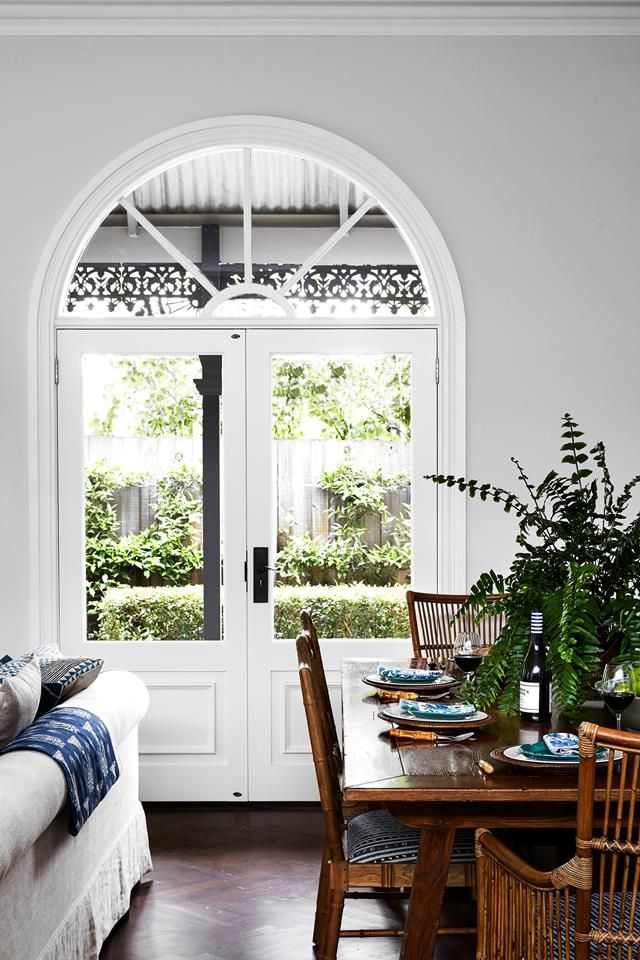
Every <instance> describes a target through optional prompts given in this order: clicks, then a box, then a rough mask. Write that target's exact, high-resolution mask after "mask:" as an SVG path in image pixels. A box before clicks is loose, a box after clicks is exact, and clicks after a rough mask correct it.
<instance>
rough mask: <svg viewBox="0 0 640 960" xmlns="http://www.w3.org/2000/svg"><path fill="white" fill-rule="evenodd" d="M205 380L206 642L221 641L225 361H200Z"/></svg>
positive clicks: (200, 388)
mask: <svg viewBox="0 0 640 960" xmlns="http://www.w3.org/2000/svg"><path fill="white" fill-rule="evenodd" d="M200 363H201V364H202V379H200V380H194V381H193V382H194V383H195V385H196V387H197V388H198V392H199V393H200V394H201V395H202V550H203V554H204V639H205V640H220V584H221V579H222V578H221V563H220V559H221V558H220V512H221V504H220V397H221V396H222V357H216V356H213V357H202V356H201V357H200Z"/></svg>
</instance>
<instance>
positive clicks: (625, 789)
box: [476, 723, 640, 960]
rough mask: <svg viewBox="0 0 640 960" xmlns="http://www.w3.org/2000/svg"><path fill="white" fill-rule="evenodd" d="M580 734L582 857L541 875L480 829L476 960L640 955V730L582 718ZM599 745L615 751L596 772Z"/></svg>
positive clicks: (613, 959)
mask: <svg viewBox="0 0 640 960" xmlns="http://www.w3.org/2000/svg"><path fill="white" fill-rule="evenodd" d="M579 740H580V772H579V778H578V810H577V834H576V854H575V857H573V858H572V859H571V860H569V862H568V863H565V864H563V865H562V866H560V867H558V868H557V869H555V870H551V871H548V872H542V871H539V870H535V869H534V868H533V867H531V866H529V865H528V864H527V863H525V862H524V861H523V860H521V859H520V858H519V857H518V856H517V855H516V854H515V853H513V852H512V851H510V850H509V849H508V848H507V847H505V846H504V844H502V843H501V842H500V841H499V840H498V839H497V838H496V837H494V836H493V835H492V834H491V833H490V831H489V830H484V829H483V830H478V832H477V834H476V854H477V859H478V953H477V960H510V958H516V960H574V958H575V960H596V958H597V960H605V958H606V960H631V958H634V960H637V958H638V957H639V956H640V734H637V733H626V732H619V731H617V730H609V729H607V728H606V727H599V726H597V725H596V724H593V723H583V724H582V726H581V727H580V730H579ZM598 747H607V748H608V749H609V750H610V753H609V758H608V761H607V763H606V764H604V765H603V766H604V768H605V769H604V770H602V772H601V773H599V774H598V775H597V776H596V750H597V748H598ZM616 750H618V751H620V759H619V760H617V759H615V758H614V753H613V751H616ZM602 794H604V800H603V801H602V799H601V797H602Z"/></svg>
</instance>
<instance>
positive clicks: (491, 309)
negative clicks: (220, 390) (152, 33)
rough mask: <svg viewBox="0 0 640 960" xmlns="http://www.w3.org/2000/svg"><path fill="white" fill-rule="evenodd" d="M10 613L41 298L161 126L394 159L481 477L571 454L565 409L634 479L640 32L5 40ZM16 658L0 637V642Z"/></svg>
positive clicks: (6, 585)
mask: <svg viewBox="0 0 640 960" xmlns="http://www.w3.org/2000/svg"><path fill="white" fill-rule="evenodd" d="M0 89H2V91H3V96H2V98H0V104H1V106H0V131H1V134H0V135H1V136H2V151H1V152H0V157H1V159H0V165H1V169H2V174H3V176H2V200H1V206H0V210H1V213H2V216H1V217H0V264H1V266H2V276H3V283H2V293H3V296H2V313H1V315H0V411H1V413H0V417H1V431H2V432H1V436H0V451H1V456H2V469H0V503H1V504H2V511H1V514H2V527H3V529H2V545H3V549H2V551H1V552H0V592H1V593H0V602H1V605H2V614H3V620H2V622H3V628H4V631H5V635H6V637H7V638H10V639H11V641H12V643H11V646H12V648H13V647H14V646H17V647H18V648H20V644H19V643H17V642H16V641H14V638H15V637H20V638H21V637H22V636H23V634H24V632H25V630H26V625H27V622H28V614H29V604H30V570H29V564H28V552H27V533H26V531H27V513H28V497H27V486H26V479H27V436H26V431H27V419H26V411H27V396H28V391H29V390H30V389H31V384H30V383H29V379H28V369H27V339H26V335H27V331H26V314H27V303H28V298H29V295H30V292H31V287H32V283H33V277H34V273H35V270H36V265H37V263H38V260H39V257H40V255H41V252H42V248H43V246H44V244H45V242H46V240H47V238H48V236H49V235H50V233H51V231H52V230H53V228H54V225H55V223H56V221H57V220H58V218H59V217H60V216H61V215H62V214H63V212H64V210H65V208H66V207H67V206H68V205H69V204H70V203H71V201H72V200H73V198H74V196H75V195H76V193H77V192H78V191H79V189H80V188H81V187H82V186H83V185H84V184H85V183H86V182H87V181H88V180H89V179H90V178H91V177H93V176H94V174H95V173H96V172H97V171H99V170H100V169H101V168H102V167H103V166H104V165H105V164H106V163H107V162H108V161H110V160H111V159H113V158H114V157H115V156H117V155H118V154H119V153H120V152H122V151H124V150H125V149H128V148H130V147H131V146H133V145H135V143H136V142H138V141H139V140H141V139H143V138H145V137H148V136H150V135H151V134H153V133H156V132H158V131H161V130H162V129H164V128H167V127H171V126H174V125H178V124H180V123H185V122H187V121H189V120H194V119H198V118H202V117H207V116H215V115H221V114H237V113H254V114H260V113H264V114H276V115H280V116H286V117H291V118H293V119H298V120H304V121H307V122H310V123H314V124H317V125H319V126H322V127H326V128H327V129H329V130H332V131H334V132H336V133H338V134H342V135H343V136H345V137H348V138H349V139H351V140H354V141H355V142H356V143H358V144H359V145H360V146H362V147H364V148H365V149H367V150H369V151H371V152H372V153H374V154H376V155H377V156H378V157H379V158H380V159H381V160H383V161H384V162H385V163H387V164H388V165H389V166H390V167H391V168H392V169H394V170H395V171H396V172H397V173H398V174H399V175H400V176H401V177H403V178H404V179H405V180H406V182H407V183H408V184H409V186H410V187H412V189H413V190H414V191H415V192H416V193H417V194H418V195H419V196H420V197H421V198H422V199H423V201H424V203H425V204H426V206H427V208H428V209H429V210H430V212H431V213H432V215H433V216H434V218H435V220H436V222H437V223H438V225H439V227H440V229H441V230H442V232H443V234H444V236H445V239H446V240H447V242H448V244H449V247H450V249H451V252H452V254H453V257H454V260H455V262H456V264H457V267H458V270H459V273H460V278H461V281H462V287H463V292H464V296H465V301H466V307H467V318H468V370H469V387H468V465H469V473H470V474H471V475H473V476H475V477H477V478H479V479H480V478H481V479H485V478H486V479H492V480H495V481H496V482H499V483H505V484H506V483H508V482H509V481H510V478H511V475H512V472H511V469H510V465H509V461H508V458H509V456H510V455H511V454H512V453H513V454H517V455H519V456H521V457H522V458H523V459H524V460H525V461H526V463H527V464H528V466H529V467H530V469H531V472H532V473H533V474H534V475H537V474H539V473H540V472H541V471H542V470H543V469H545V468H546V467H547V466H548V465H549V464H550V463H551V462H554V460H557V455H556V450H557V446H558V440H557V425H558V420H559V417H560V415H561V414H562V412H563V411H564V410H565V409H570V410H571V411H572V412H573V413H574V414H575V415H576V416H577V417H578V418H579V419H580V420H581V421H582V422H583V423H584V425H585V427H586V428H587V429H588V431H589V434H590V436H593V437H594V438H600V437H602V438H604V439H606V440H608V442H609V447H610V452H611V461H612V466H613V469H614V472H615V474H616V475H618V476H619V477H620V478H621V479H622V478H624V477H625V475H626V474H629V473H631V472H632V471H638V469H639V468H640V451H639V450H638V444H637V441H636V433H637V428H636V424H637V422H638V420H639V419H640V390H639V387H638V375H637V370H638V360H639V354H640V350H639V347H640V332H639V321H638V303H639V302H640V271H639V270H638V223H639V222H640V196H639V190H638V182H639V179H640V177H639V174H640V169H639V160H640V125H639V124H638V116H639V114H640V39H632V38H621V39H618V38H610V39H586V38H585V39H544V38H536V39H525V38H502V39H492V38H475V39H474V38H451V39H448V38H417V39H402V38H396V39H383V38H369V39H362V40H359V39H355V38H348V39H336V38H326V39H324V38H308V39H297V38H287V39H276V38H271V39H267V40H259V39H254V38H250V39H247V38H244V39H233V38H220V39H216V38H195V39H194V38H180V39H165V38H157V39H140V38H138V39H117V38H113V39H111V38H108V39H87V38H74V39H49V38H42V39H3V40H2V41H0ZM470 541H471V550H470V571H471V573H472V574H475V573H477V572H478V571H479V569H480V568H481V566H483V565H487V564H493V565H495V566H502V565H504V563H505V562H506V561H507V560H508V559H509V556H510V553H511V528H510V526H509V523H508V521H507V518H505V517H503V516H502V515H501V514H499V513H498V512H497V511H496V510H495V509H494V508H492V507H491V506H489V505H478V508H476V507H475V505H474V510H473V513H472V514H471V527H470ZM0 646H1V644H0Z"/></svg>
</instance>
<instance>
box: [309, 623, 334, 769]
mask: <svg viewBox="0 0 640 960" xmlns="http://www.w3.org/2000/svg"><path fill="white" fill-rule="evenodd" d="M300 625H301V628H302V634H303V635H304V636H305V637H306V638H307V641H308V643H309V667H310V668H311V672H312V674H313V678H314V680H315V684H316V690H317V692H318V697H319V700H320V709H321V710H322V714H323V717H324V721H325V723H326V724H327V728H328V735H329V739H330V742H331V744H332V745H333V751H334V755H335V761H336V764H337V767H338V773H342V750H341V749H340V738H339V737H338V731H337V729H336V721H335V717H334V715H333V707H332V706H331V697H330V695H329V685H328V684H327V675H326V673H325V669H324V663H323V662H322V650H321V649H320V643H319V641H318V631H317V630H316V628H315V624H314V622H313V619H312V617H311V614H310V613H309V611H308V610H301V611H300Z"/></svg>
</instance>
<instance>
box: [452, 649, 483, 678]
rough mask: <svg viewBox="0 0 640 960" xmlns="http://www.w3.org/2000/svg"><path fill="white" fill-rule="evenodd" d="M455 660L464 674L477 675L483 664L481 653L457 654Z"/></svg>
mask: <svg viewBox="0 0 640 960" xmlns="http://www.w3.org/2000/svg"><path fill="white" fill-rule="evenodd" d="M453 659H454V660H455V662H456V666H457V667H459V669H460V670H462V672H463V673H475V672H476V670H477V669H478V667H479V666H480V664H481V663H482V657H481V655H480V654H479V653H457V654H456V655H455V656H454V658H453Z"/></svg>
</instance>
